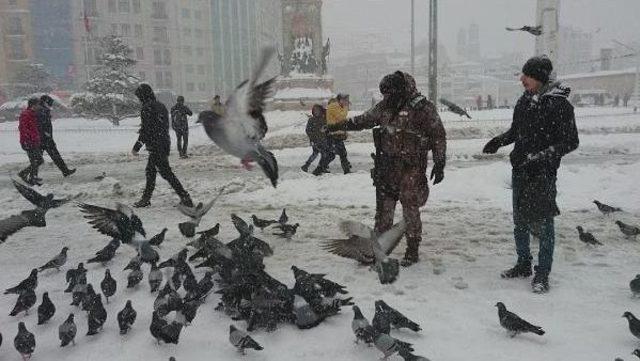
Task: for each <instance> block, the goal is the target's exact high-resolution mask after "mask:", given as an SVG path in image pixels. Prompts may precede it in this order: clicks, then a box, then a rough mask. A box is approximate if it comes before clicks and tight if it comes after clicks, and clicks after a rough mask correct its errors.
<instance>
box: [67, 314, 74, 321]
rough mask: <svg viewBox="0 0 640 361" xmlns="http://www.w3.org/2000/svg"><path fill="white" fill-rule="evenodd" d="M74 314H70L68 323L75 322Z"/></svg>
mask: <svg viewBox="0 0 640 361" xmlns="http://www.w3.org/2000/svg"><path fill="white" fill-rule="evenodd" d="M73 317H74V316H73V313H70V314H69V317H67V322H73Z"/></svg>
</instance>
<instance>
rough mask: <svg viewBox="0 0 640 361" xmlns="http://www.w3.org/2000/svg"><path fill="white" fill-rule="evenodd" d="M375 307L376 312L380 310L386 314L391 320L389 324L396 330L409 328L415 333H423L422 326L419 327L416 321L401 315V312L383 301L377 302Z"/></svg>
mask: <svg viewBox="0 0 640 361" xmlns="http://www.w3.org/2000/svg"><path fill="white" fill-rule="evenodd" d="M375 305H376V311H377V310H378V308H380V310H381V311H382V312H383V313H384V314H386V316H387V318H388V319H389V322H390V323H391V326H393V327H395V328H407V329H409V330H411V331H414V332H420V331H422V328H420V325H418V324H417V323H416V322H414V321H411V320H410V319H409V318H408V317H407V316H405V315H403V314H402V313H400V311H398V310H396V309H395V308H393V307H391V306H389V305H388V304H387V303H386V302H384V301H383V300H377V301H376V302H375Z"/></svg>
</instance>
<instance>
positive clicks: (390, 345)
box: [373, 332, 413, 359]
mask: <svg viewBox="0 0 640 361" xmlns="http://www.w3.org/2000/svg"><path fill="white" fill-rule="evenodd" d="M373 345H374V346H375V347H376V348H377V349H378V351H380V352H382V353H383V354H384V358H385V359H386V358H387V357H389V356H391V355H393V354H394V353H396V352H399V351H400V350H407V351H413V347H412V345H411V344H410V343H407V342H403V341H400V340H398V339H395V338H393V337H391V336H389V335H387V334H386V333H380V332H377V333H376V335H375V336H374V338H373Z"/></svg>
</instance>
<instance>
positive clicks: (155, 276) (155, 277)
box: [147, 262, 163, 293]
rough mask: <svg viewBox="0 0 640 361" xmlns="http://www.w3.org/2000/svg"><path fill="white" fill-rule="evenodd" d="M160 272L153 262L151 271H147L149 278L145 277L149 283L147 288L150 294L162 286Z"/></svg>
mask: <svg viewBox="0 0 640 361" xmlns="http://www.w3.org/2000/svg"><path fill="white" fill-rule="evenodd" d="M162 278H163V275H162V271H160V269H158V266H157V265H156V263H155V262H153V263H152V264H151V271H149V276H148V277H147V279H148V281H149V288H150V289H151V293H154V292H156V291H157V290H158V288H160V285H161V284H162Z"/></svg>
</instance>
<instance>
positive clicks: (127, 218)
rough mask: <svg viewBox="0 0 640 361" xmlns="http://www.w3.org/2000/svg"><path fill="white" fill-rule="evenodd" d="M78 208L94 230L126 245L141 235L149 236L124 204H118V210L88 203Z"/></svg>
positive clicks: (80, 204)
mask: <svg viewBox="0 0 640 361" xmlns="http://www.w3.org/2000/svg"><path fill="white" fill-rule="evenodd" d="M78 207H79V208H80V210H81V211H82V213H84V214H85V216H84V218H86V219H88V220H89V224H91V226H93V228H94V229H96V230H97V231H98V232H100V233H102V234H104V235H107V236H110V237H112V238H115V239H119V240H120V241H121V242H122V243H124V244H131V242H132V241H133V240H134V239H135V238H140V235H141V236H142V237H146V235H147V233H146V232H145V230H144V228H143V226H142V221H141V220H140V218H138V216H136V215H135V214H134V213H133V210H132V209H131V208H129V207H127V206H125V205H124V204H121V203H117V204H116V209H109V208H104V207H99V206H94V205H91V204H86V203H78ZM137 234H138V235H137Z"/></svg>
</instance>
